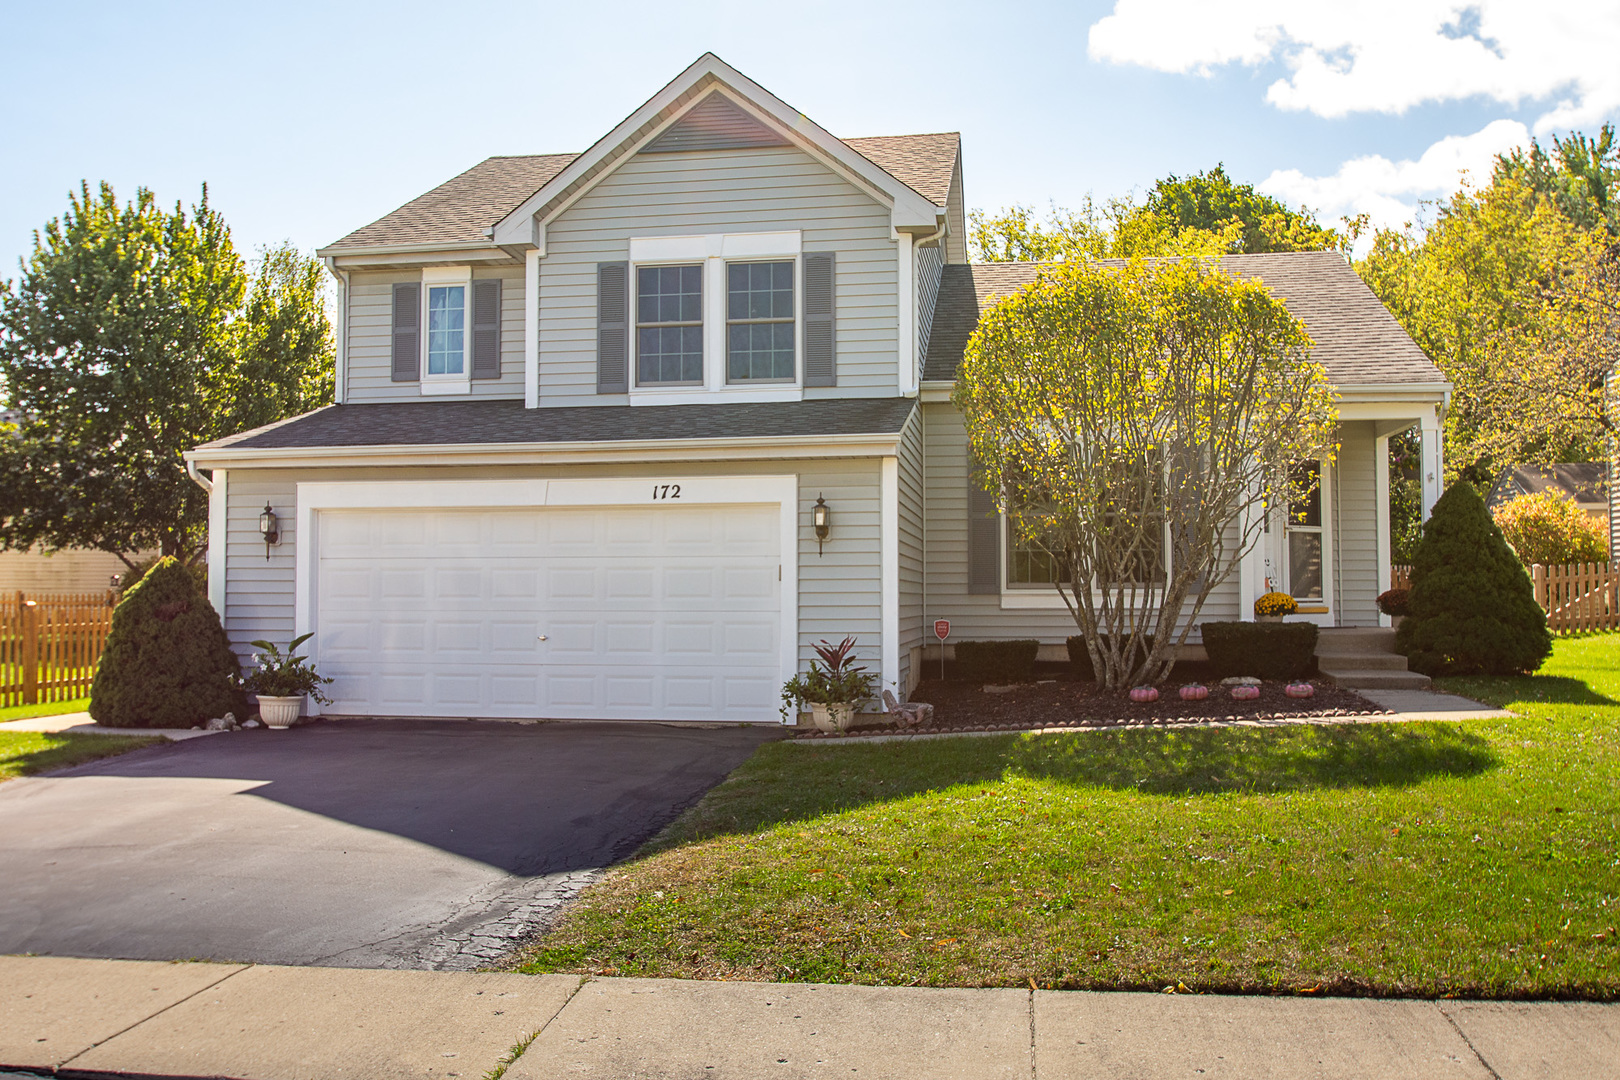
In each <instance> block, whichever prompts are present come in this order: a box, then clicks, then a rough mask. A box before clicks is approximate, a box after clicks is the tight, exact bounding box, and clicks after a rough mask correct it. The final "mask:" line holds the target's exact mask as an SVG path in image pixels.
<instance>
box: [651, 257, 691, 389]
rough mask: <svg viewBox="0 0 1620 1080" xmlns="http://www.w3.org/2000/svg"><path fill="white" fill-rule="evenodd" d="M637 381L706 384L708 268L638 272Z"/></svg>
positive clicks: (680, 267)
mask: <svg viewBox="0 0 1620 1080" xmlns="http://www.w3.org/2000/svg"><path fill="white" fill-rule="evenodd" d="M636 382H637V384H639V385H641V386H671V385H677V386H678V385H697V384H701V383H702V382H703V266H702V264H701V263H699V264H695V265H689V266H640V267H637V268H636Z"/></svg>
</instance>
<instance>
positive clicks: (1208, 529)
mask: <svg viewBox="0 0 1620 1080" xmlns="http://www.w3.org/2000/svg"><path fill="white" fill-rule="evenodd" d="M1309 348H1310V339H1309V337H1308V336H1307V335H1306V333H1305V329H1304V327H1303V325H1302V324H1301V323H1300V322H1299V321H1298V320H1297V319H1295V318H1294V317H1293V316H1292V315H1290V314H1289V312H1288V309H1287V308H1286V307H1285V306H1284V305H1283V303H1282V302H1281V301H1280V300H1278V299H1276V298H1275V297H1273V296H1271V294H1270V293H1268V292H1267V291H1266V289H1265V287H1264V286H1263V285H1261V284H1260V283H1259V282H1257V281H1253V280H1248V281H1242V280H1238V279H1237V278H1234V277H1232V276H1230V275H1227V274H1224V273H1221V272H1220V271H1218V270H1214V269H1212V268H1211V267H1210V266H1209V265H1208V263H1207V261H1206V260H1203V259H1191V258H1189V259H1175V260H1164V261H1155V262H1149V261H1147V260H1142V259H1135V260H1131V261H1130V262H1129V263H1127V264H1126V265H1125V266H1124V267H1120V268H1115V267H1108V266H1103V265H1100V264H1098V263H1096V262H1094V261H1090V260H1078V261H1071V262H1064V263H1061V264H1057V265H1055V266H1054V267H1052V268H1051V269H1050V270H1048V271H1046V272H1044V273H1043V274H1042V275H1041V276H1040V277H1039V278H1038V279H1037V280H1036V281H1035V282H1034V283H1033V284H1031V285H1028V286H1026V287H1025V288H1023V289H1021V290H1019V291H1018V292H1015V293H1013V294H1011V295H1010V296H1008V297H1006V298H1004V299H1002V300H1001V301H1000V302H998V303H997V304H995V305H994V306H992V307H991V308H990V309H989V310H988V311H986V312H985V314H984V315H983V317H982V318H981V319H980V322H979V328H978V330H977V331H976V332H975V333H974V334H973V336H972V338H971V339H969V342H968V346H967V351H966V354H965V355H964V357H963V361H962V368H961V373H960V375H959V377H958V379H957V383H956V388H955V390H954V391H953V392H952V397H951V400H952V401H953V402H954V403H955V405H956V406H957V408H958V409H960V410H961V412H962V416H963V419H964V422H965V424H966V426H967V431H968V438H969V441H970V444H971V446H972V449H973V453H974V455H975V457H976V459H977V460H978V461H979V463H980V466H981V473H980V475H979V477H978V478H977V479H978V481H979V482H980V483H982V484H983V485H984V487H985V489H986V490H987V491H991V492H994V493H996V494H997V496H998V500H999V502H1000V505H1001V506H1002V507H1003V509H1004V511H1005V513H1006V514H1007V517H1008V520H1009V522H1010V523H1011V525H1012V526H1013V528H1014V530H1015V534H1016V535H1017V536H1019V537H1022V538H1023V539H1024V540H1025V541H1027V542H1028V543H1030V544H1031V545H1033V546H1035V547H1036V548H1038V549H1040V550H1042V551H1044V552H1045V553H1046V554H1047V555H1048V556H1050V557H1051V559H1052V560H1053V561H1054V564H1055V567H1056V569H1057V571H1058V572H1057V574H1056V575H1054V576H1055V577H1056V578H1057V579H1058V584H1056V586H1055V587H1056V588H1057V590H1058V592H1059V594H1060V595H1061V596H1062V597H1063V599H1064V602H1065V604H1066V605H1067V606H1068V608H1069V611H1070V613H1071V614H1072V615H1073V616H1074V619H1075V622H1076V623H1077V624H1078V626H1079V627H1080V631H1081V635H1082V636H1083V637H1084V638H1085V642H1086V647H1087V650H1088V653H1089V656H1090V660H1091V665H1092V670H1093V671H1094V672H1096V673H1097V678H1098V681H1099V682H1100V683H1101V684H1102V685H1103V686H1105V687H1107V688H1109V689H1120V688H1123V687H1126V686H1129V685H1133V684H1135V683H1138V682H1146V681H1151V682H1157V681H1159V680H1161V679H1163V678H1164V676H1165V675H1166V674H1167V673H1168V671H1169V668H1170V664H1171V662H1172V658H1173V657H1174V655H1175V652H1174V650H1175V648H1176V647H1177V646H1178V645H1180V644H1184V643H1185V641H1186V639H1187V636H1188V634H1189V633H1190V631H1191V628H1192V626H1193V624H1194V623H1195V621H1196V620H1197V617H1198V614H1199V612H1200V611H1201V610H1202V608H1203V605H1204V603H1205V602H1206V601H1207V600H1208V598H1209V596H1210V595H1211V594H1212V593H1213V592H1214V591H1215V590H1216V589H1217V588H1219V587H1220V585H1221V583H1223V582H1224V581H1226V580H1227V578H1229V577H1230V576H1231V575H1232V573H1233V572H1234V571H1235V568H1236V567H1237V564H1238V562H1239V560H1240V558H1241V555H1242V553H1243V552H1245V551H1247V550H1249V549H1251V548H1252V547H1253V545H1254V544H1255V542H1256V541H1257V540H1258V539H1259V537H1260V535H1261V533H1262V531H1263V529H1264V522H1265V515H1264V514H1263V513H1260V512H1258V509H1259V507H1260V506H1261V504H1262V503H1264V502H1266V501H1267V500H1272V505H1276V501H1277V500H1282V501H1283V502H1284V503H1287V502H1291V501H1294V499H1295V497H1297V496H1298V495H1299V494H1301V492H1299V491H1297V490H1296V488H1295V485H1296V482H1297V481H1296V479H1295V477H1294V475H1293V470H1292V468H1291V466H1292V465H1293V464H1294V463H1295V462H1297V461H1299V460H1301V459H1304V458H1309V457H1314V456H1317V455H1318V454H1320V453H1321V452H1322V451H1323V450H1324V449H1325V448H1326V447H1327V446H1328V444H1329V443H1330V441H1331V439H1332V432H1333V428H1334V421H1335V410H1334V407H1333V393H1332V389H1331V388H1330V387H1329V385H1328V381H1327V373H1326V371H1325V370H1324V369H1323V367H1322V366H1321V364H1319V363H1317V362H1316V361H1314V360H1312V359H1311V358H1310V356H1309V352H1308V350H1309ZM1189 609H1190V610H1189ZM1184 611H1186V612H1187V615H1186V618H1185V619H1184V618H1183V612H1184Z"/></svg>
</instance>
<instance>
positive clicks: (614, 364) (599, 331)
mask: <svg viewBox="0 0 1620 1080" xmlns="http://www.w3.org/2000/svg"><path fill="white" fill-rule="evenodd" d="M629 293H630V264H629V263H627V262H605V263H597V264H596V392H597V393H598V394H623V393H627V392H629V390H630V361H629V356H630V328H629V312H630V300H629Z"/></svg>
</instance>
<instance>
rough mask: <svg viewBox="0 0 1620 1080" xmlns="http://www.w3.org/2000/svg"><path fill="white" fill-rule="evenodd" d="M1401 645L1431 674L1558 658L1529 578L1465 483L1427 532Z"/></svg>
mask: <svg viewBox="0 0 1620 1080" xmlns="http://www.w3.org/2000/svg"><path fill="white" fill-rule="evenodd" d="M1395 647H1396V648H1397V649H1398V650H1399V651H1401V652H1403V653H1405V654H1406V659H1407V663H1408V664H1409V665H1410V666H1411V668H1412V670H1414V671H1420V672H1422V673H1423V674H1425V675H1514V674H1517V673H1519V672H1521V671H1534V670H1535V669H1536V668H1538V667H1540V666H1541V662H1542V661H1543V660H1545V659H1547V655H1548V654H1549V653H1551V652H1552V635H1551V634H1549V633H1548V632H1547V615H1546V613H1545V612H1544V611H1542V610H1541V605H1540V604H1537V603H1536V596H1535V590H1534V588H1533V587H1532V586H1531V584H1530V575H1529V574H1528V573H1526V572H1525V569H1524V566H1523V565H1522V564H1521V563H1520V562H1519V559H1518V556H1516V555H1515V554H1514V553H1513V549H1512V548H1511V547H1509V546H1508V542H1507V540H1506V538H1504V537H1503V535H1502V530H1501V529H1499V528H1497V526H1496V523H1495V522H1494V521H1492V520H1491V515H1490V513H1489V512H1488V511H1486V509H1485V502H1484V500H1483V499H1481V498H1480V497H1479V493H1478V492H1477V491H1475V490H1474V489H1473V488H1472V487H1471V486H1469V485H1468V484H1467V483H1465V482H1463V481H1458V482H1457V483H1455V484H1452V485H1451V486H1450V487H1449V488H1447V489H1446V493H1445V494H1444V495H1442V496H1440V501H1439V502H1437V503H1435V504H1434V512H1433V513H1432V514H1431V515H1430V516H1429V520H1428V522H1427V523H1426V524H1425V525H1424V526H1423V539H1422V540H1421V541H1419V543H1418V547H1417V551H1416V552H1414V553H1413V556H1412V588H1411V595H1410V596H1409V597H1408V599H1407V615H1406V618H1405V619H1404V620H1402V622H1401V625H1400V629H1398V630H1396V631H1395Z"/></svg>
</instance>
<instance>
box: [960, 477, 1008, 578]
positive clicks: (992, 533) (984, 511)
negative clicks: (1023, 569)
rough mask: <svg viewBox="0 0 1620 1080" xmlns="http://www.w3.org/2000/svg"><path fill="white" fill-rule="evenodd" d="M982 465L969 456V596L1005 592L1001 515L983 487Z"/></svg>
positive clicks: (993, 497) (990, 495)
mask: <svg viewBox="0 0 1620 1080" xmlns="http://www.w3.org/2000/svg"><path fill="white" fill-rule="evenodd" d="M978 471H979V463H978V462H976V461H974V460H973V456H972V455H971V454H969V455H968V499H967V505H968V530H967V548H968V551H967V554H968V593H969V594H970V595H974V596H984V595H995V594H998V593H1000V592H1001V513H1000V511H998V510H997V509H996V497H995V496H994V495H992V494H991V493H990V492H988V491H986V490H984V488H982V487H980V486H979V477H978Z"/></svg>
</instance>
